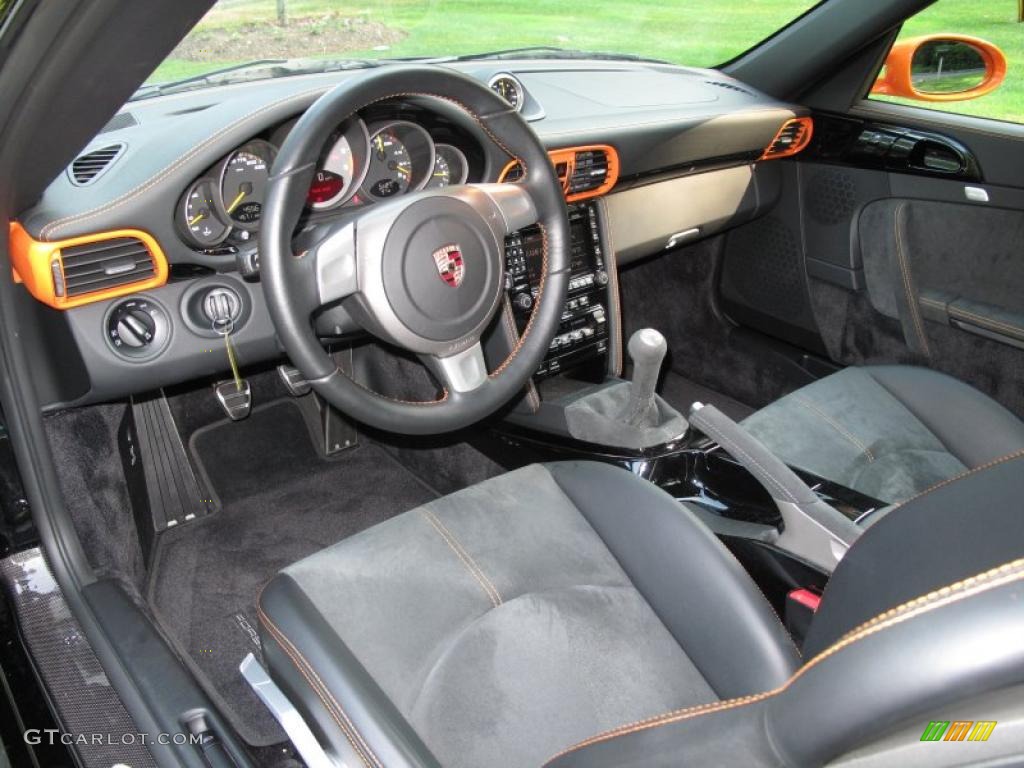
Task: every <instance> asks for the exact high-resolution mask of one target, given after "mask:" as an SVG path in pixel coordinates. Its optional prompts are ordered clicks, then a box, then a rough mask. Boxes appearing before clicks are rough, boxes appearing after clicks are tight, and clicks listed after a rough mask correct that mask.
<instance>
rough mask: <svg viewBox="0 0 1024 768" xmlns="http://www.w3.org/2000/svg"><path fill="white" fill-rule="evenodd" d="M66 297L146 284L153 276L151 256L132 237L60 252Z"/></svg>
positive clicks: (71, 247) (144, 245)
mask: <svg viewBox="0 0 1024 768" xmlns="http://www.w3.org/2000/svg"><path fill="white" fill-rule="evenodd" d="M60 258H61V263H62V265H63V268H64V285H65V290H66V291H67V295H68V296H69V297H70V296H81V295H82V294H86V293H93V292H95V291H103V290H107V289H110V288H117V287H120V286H122V285H129V284H131V283H138V282H141V281H143V280H148V279H149V278H151V277H153V276H154V275H155V274H156V265H155V264H154V262H153V255H152V254H151V253H150V252H149V249H148V248H147V247H146V244H145V243H143V242H142V241H141V240H138V239H136V238H134V237H117V238H114V239H112V240H101V241H99V242H95V243H88V244H86V245H73V246H69V247H67V248H62V249H61V251H60Z"/></svg>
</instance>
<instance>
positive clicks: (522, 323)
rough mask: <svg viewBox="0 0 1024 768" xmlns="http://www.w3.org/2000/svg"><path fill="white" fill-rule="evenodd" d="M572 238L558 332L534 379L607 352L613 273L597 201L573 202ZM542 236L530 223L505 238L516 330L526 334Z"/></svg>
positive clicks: (535, 290) (537, 280) (537, 282)
mask: <svg viewBox="0 0 1024 768" xmlns="http://www.w3.org/2000/svg"><path fill="white" fill-rule="evenodd" d="M569 227H570V234H571V238H572V275H571V277H570V279H569V294H568V298H567V299H566V303H565V308H564V310H563V312H562V321H561V324H560V325H559V327H558V333H556V334H555V337H554V338H553V339H552V341H551V347H550V349H549V350H548V353H547V355H546V356H545V357H544V360H543V362H541V364H540V366H539V367H538V368H537V372H536V375H535V379H544V378H548V377H551V376H555V375H558V374H560V373H563V372H565V371H567V370H569V369H572V368H577V367H579V366H581V365H582V364H584V363H593V361H595V360H597V361H601V362H602V363H605V365H606V361H607V356H608V339H609V325H610V322H609V315H610V309H609V306H610V305H609V300H608V283H609V274H608V271H607V269H606V266H605V255H604V247H603V244H602V240H601V227H600V222H599V219H598V212H597V206H596V204H595V203H592V202H586V203H576V204H572V205H570V206H569ZM542 255H543V238H542V235H541V232H540V229H539V228H537V227H530V228H527V229H524V230H521V231H519V232H516V233H514V234H513V235H511V236H509V237H508V239H507V240H506V241H505V267H506V272H505V274H506V288H507V290H508V295H509V299H510V300H511V303H512V315H513V317H514V319H515V324H516V331H517V332H518V333H520V334H521V333H522V332H523V330H524V329H525V328H526V324H527V322H529V319H530V312H531V310H532V309H533V305H534V302H535V301H536V300H537V293H538V290H539V286H540V271H541V259H542Z"/></svg>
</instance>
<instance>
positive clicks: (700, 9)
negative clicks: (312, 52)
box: [150, 0, 816, 82]
mask: <svg viewBox="0 0 1024 768" xmlns="http://www.w3.org/2000/svg"><path fill="white" fill-rule="evenodd" d="M815 3H816V0H744V1H743V2H736V3H734V4H733V5H734V7H732V8H730V9H729V10H728V11H727V12H723V10H722V7H721V5H720V0H691V1H690V2H685V3H678V4H672V3H666V2H665V0H629V2H622V0H490V2H488V1H487V0H368V1H366V2H362V3H349V2H331V1H330V0H288V6H287V7H288V13H289V16H290V17H294V18H298V17H303V16H316V15H319V14H323V13H328V12H330V13H334V14H337V15H339V16H348V17H361V18H366V19H369V20H371V21H375V22H378V23H382V24H385V25H387V26H388V27H391V28H394V29H398V30H401V31H402V32H404V33H406V37H405V38H404V39H403V40H402V41H400V42H399V43H397V44H395V45H394V46H392V47H391V48H389V49H388V50H387V51H349V52H345V55H346V56H355V57H381V56H387V57H390V56H441V55H446V54H461V53H474V52H480V51H488V50H495V49H501V48H513V47H519V46H530V45H554V46H560V47H566V48H583V49H591V50H599V51H608V52H615V53H637V54H641V55H644V56H651V57H654V58H661V59H666V60H668V61H673V62H677V63H685V64H690V65H693V66H714V65H715V64H719V63H721V62H722V61H725V60H727V59H730V58H732V57H733V56H736V55H737V54H739V53H741V52H743V51H744V50H746V49H747V48H749V47H750V46H752V45H754V44H755V43H757V42H759V41H760V40H761V39H763V38H764V37H765V36H767V35H769V34H771V33H772V32H773V31H774V30H776V29H777V28H778V27H780V26H781V25H783V24H786V23H787V22H788V21H790V20H791V19H793V18H794V17H796V16H798V15H800V14H801V13H803V12H804V11H805V10H807V9H808V8H810V7H811V6H813V5H815ZM275 9H276V5H275V2H274V0H221V1H220V2H219V3H218V4H217V5H216V6H215V7H214V9H213V10H212V11H211V12H210V13H209V14H208V15H207V17H206V18H205V19H203V20H202V21H201V22H200V26H206V27H217V28H221V29H231V28H233V27H238V26H241V25H243V24H246V23H251V22H253V21H261V20H262V21H266V22H273V21H274V20H275V19H276V11H275ZM259 55H260V54H259V50H258V49H257V48H255V47H254V50H253V58H257V57H258V56H259ZM230 63H231V62H222V61H211V62H209V64H208V66H209V67H210V68H213V67H214V66H223V65H226V64H230ZM197 65H198V66H197ZM197 71H203V69H202V66H201V65H200V64H198V63H196V62H184V61H181V60H175V59H169V60H168V61H166V62H164V64H162V65H161V66H160V68H159V69H157V71H156V72H154V73H153V75H152V76H151V78H150V80H151V81H157V82H158V81H161V80H168V79H173V78H174V77H176V76H186V75H188V74H195V73H196V72H197Z"/></svg>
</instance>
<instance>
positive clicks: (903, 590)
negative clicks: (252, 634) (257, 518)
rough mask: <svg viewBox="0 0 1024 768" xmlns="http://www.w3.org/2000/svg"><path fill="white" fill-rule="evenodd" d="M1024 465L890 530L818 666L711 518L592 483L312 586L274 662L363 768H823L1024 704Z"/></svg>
mask: <svg viewBox="0 0 1024 768" xmlns="http://www.w3.org/2000/svg"><path fill="white" fill-rule="evenodd" d="M1022 456H1024V454H1017V455H1016V456H1013V457H1008V458H1006V459H1004V460H1002V461H1000V462H998V463H995V464H993V465H991V466H988V467H986V468H982V469H979V470H975V471H972V472H970V473H968V474H967V475H965V476H964V477H962V478H961V479H958V480H956V481H954V482H950V483H946V484H944V485H943V487H941V488H938V489H936V490H934V491H932V492H929V493H925V494H924V495H922V496H920V497H919V498H917V499H915V500H913V501H910V502H908V503H907V504H905V505H904V506H903V508H902V509H901V512H900V514H894V515H888V516H886V517H885V518H883V519H882V520H881V521H879V522H878V523H877V524H876V525H874V526H872V527H870V528H869V529H867V530H866V531H865V532H864V534H863V535H862V536H861V537H860V539H859V540H858V541H857V542H856V544H855V545H854V546H853V547H852V548H851V549H850V551H849V552H848V553H847V555H846V556H845V558H844V559H843V560H842V561H841V562H840V564H839V566H838V568H837V570H836V571H835V573H834V574H833V576H832V578H831V581H830V583H829V587H828V590H827V593H826V595H825V596H824V599H823V600H822V602H821V605H820V607H819V609H818V611H817V613H816V615H815V617H814V620H813V621H812V624H811V627H810V631H809V634H808V636H807V639H806V641H805V643H804V646H803V648H802V649H800V650H798V649H797V648H796V647H795V646H794V645H793V643H792V641H791V640H790V638H789V635H788V634H787V632H786V631H785V629H784V628H783V626H782V625H781V624H780V622H779V619H778V618H777V616H776V615H775V613H774V612H773V610H772V608H771V606H770V605H769V603H768V602H767V600H766V599H765V598H764V597H763V596H762V594H761V593H760V592H759V590H758V588H757V586H756V585H755V584H754V582H753V581H752V580H751V579H750V577H749V576H748V575H747V573H746V572H745V571H744V569H743V568H742V567H741V566H740V564H739V563H738V562H737V561H736V560H735V559H734V558H733V556H732V555H731V554H730V553H729V551H728V550H727V549H726V548H725V547H724V546H723V545H722V544H721V543H720V542H719V541H718V540H717V539H716V537H715V536H714V535H713V534H712V533H710V531H709V530H708V529H707V528H706V527H705V526H704V525H703V524H702V523H700V522H699V521H698V519H697V518H696V516H695V515H694V514H693V513H692V512H691V511H690V510H689V509H687V508H686V507H685V506H684V505H681V504H679V503H678V502H676V501H675V500H674V499H672V498H671V497H670V496H668V495H667V494H666V493H664V492H663V491H661V490H660V489H658V488H657V487H655V486H654V485H652V484H650V483H648V482H646V481H644V480H641V479H639V478H637V477H636V476H635V475H633V474H631V473H629V472H626V471H624V470H622V469H619V468H615V467H611V466H608V465H603V464H596V463H591V462H566V463H557V464H548V465H533V466H528V467H525V468H523V469H519V470H516V471H514V472H510V473H508V474H505V475H502V476H500V477H497V478H494V479H491V480H488V481H486V482H484V483H481V484H479V485H476V486H472V487H470V488H467V489H465V490H463V491H460V492H458V493H455V494H453V495H451V496H447V497H444V498H441V499H438V500H436V501H434V502H431V503H430V504H427V505H426V506H423V507H420V508H418V509H414V510H412V511H409V512H406V513H405V514H402V515H400V516H398V517H395V518H392V519H391V520H388V521H386V522H384V523H381V524H379V525H377V526H375V527H373V528H371V529H369V530H366V531H364V532H362V533H360V534H358V535H355V536H353V537H351V538H349V539H346V540H344V541H342V542H340V543H338V544H335V545H334V546H331V547H328V548H327V549H324V550H322V551H321V552H319V553H316V554H314V555H312V556H311V557H308V558H306V559H305V560H302V561H300V562H298V563H296V564H294V565H292V566H290V567H288V568H286V569H285V570H284V571H283V572H282V573H280V574H279V575H278V576H276V577H275V578H274V579H273V580H272V581H271V582H270V584H268V585H267V587H266V588H265V590H264V592H263V594H262V596H261V598H260V608H259V617H260V628H261V635H262V640H263V657H264V662H265V663H266V664H267V665H268V667H269V670H270V674H271V676H272V678H273V679H274V680H275V682H276V683H277V684H278V686H279V687H280V688H281V689H282V690H283V691H284V692H285V694H286V695H287V696H288V697H289V698H290V699H291V701H292V702H293V703H294V704H295V706H296V707H297V708H298V709H299V710H300V711H301V712H302V714H303V715H304V717H305V719H306V721H307V723H308V725H309V726H310V728H311V729H312V731H313V732H314V734H315V735H316V736H317V738H318V739H319V740H320V742H321V744H322V745H323V746H324V747H325V749H326V750H327V751H328V752H329V753H331V754H332V755H333V756H334V757H335V758H337V759H339V760H341V761H343V762H344V763H345V764H346V765H348V766H350V767H353V768H354V767H355V766H367V767H368V768H383V766H387V767H388V768H393V767H395V766H439V765H444V766H466V767H467V768H468V767H469V766H474V767H475V768H479V767H481V766H541V765H547V764H550V765H553V766H558V767H559V768H563V767H564V766H575V765H581V766H582V765H586V766H591V767H594V766H622V765H633V766H640V765H645V766H646V765H652V766H653V765H666V766H667V765H680V764H684V763H685V764H687V765H716V766H724V765H743V766H756V765H800V766H809V765H816V764H821V763H823V762H825V761H827V760H830V759H832V758H834V757H836V756H838V755H842V754H844V753H845V752H847V751H849V750H850V749H852V748H854V747H859V746H863V745H864V743H865V736H866V735H867V734H870V735H871V736H872V737H881V736H884V735H885V728H884V726H886V725H895V724H898V723H899V722H900V721H901V720H903V719H904V718H907V717H920V716H923V715H925V714H926V713H927V712H929V711H934V710H935V709H936V708H938V707H941V706H944V705H948V704H950V703H956V702H958V701H960V700H961V699H962V697H966V696H968V695H972V696H973V695H977V694H979V693H983V692H986V691H993V690H996V689H997V688H1003V687H1005V686H1010V685H1015V684H1020V683H1024V643H1021V642H1019V641H1020V638H1021V637H1024V558H1022V555H1024V544H1022V542H1024V516H1022V515H1020V514H1017V511H1018V508H1019V504H1020V498H1021V495H1022V493H1024V483H1022V481H1021V477H1022V472H1021V469H1022V461H1021V458H1022ZM965 508H969V509H970V511H971V514H970V515H964V514H963V512H964V509H965ZM927 720H928V717H924V721H925V723H927ZM880 726H883V727H880ZM922 727H923V724H922ZM546 761H547V762H546Z"/></svg>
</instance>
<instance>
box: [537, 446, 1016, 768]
mask: <svg viewBox="0 0 1024 768" xmlns="http://www.w3.org/2000/svg"><path fill="white" fill-rule="evenodd" d="M1022 500H1024V452H1021V453H1019V454H1015V455H1010V456H1006V457H1004V458H1002V459H999V460H996V461H995V462H992V463H991V464H990V465H988V466H985V467H982V468H979V469H977V470H974V471H972V472H969V473H967V474H966V475H964V476H962V477H960V478H957V479H954V480H953V481H950V482H947V483H944V484H943V485H942V486H941V487H936V488H935V489H934V490H932V491H929V492H926V493H924V494H921V495H920V496H919V497H917V498H915V499H912V500H910V501H908V502H906V503H905V504H904V505H902V506H901V507H897V508H896V509H894V510H893V511H892V512H890V513H889V515H888V516H887V517H885V518H884V519H882V520H880V521H879V522H878V523H876V524H875V525H874V526H872V527H871V528H869V529H868V530H867V531H866V532H865V533H864V535H863V536H862V537H861V538H860V539H859V540H858V541H857V543H856V544H855V545H854V546H853V547H851V548H850V551H849V552H848V553H847V554H846V556H845V557H844V558H843V560H842V561H841V563H840V565H839V566H838V567H837V569H836V571H835V573H834V574H833V576H832V580H831V581H830V582H829V584H828V587H827V589H826V590H825V595H824V597H823V599H822V603H821V607H820V609H819V611H818V613H817V614H816V615H815V618H814V621H813V622H812V625H811V631H810V633H809V635H808V638H807V642H806V643H805V647H804V664H803V666H801V667H800V668H799V669H798V670H797V671H796V672H795V673H794V674H793V675H792V676H791V677H790V678H789V679H788V680H786V681H785V682H784V683H782V684H781V685H779V686H777V687H775V688H772V689H771V690H766V691H764V692H762V693H757V694H754V695H749V696H741V697H737V698H733V699H728V700H724V701H720V702H715V703H713V704H708V705H702V706H697V707H690V708H687V709H682V710H677V711H675V712H667V713H665V714H663V715H659V716H657V717H652V718H649V719H647V720H643V721H640V722H637V723H630V724H627V725H624V726H622V727H620V728H616V729H613V730H611V731H608V732H606V733H604V734H599V735H597V736H595V737H593V738H591V739H588V740H586V741H584V742H581V743H580V744H578V745H575V746H574V747H572V748H570V749H567V750H566V751H565V752H563V753H562V754H561V755H559V756H558V757H557V758H556V759H554V760H552V761H551V762H550V764H549V766H550V768H575V767H576V766H580V767H582V766H586V767H587V768H604V766H609V767H610V766H620V765H624V764H630V765H637V766H640V765H677V764H682V763H685V764H693V765H744V766H747V768H750V767H751V766H767V765H778V764H780V763H781V764H784V765H821V764H824V763H825V762H827V761H829V760H833V759H835V758H837V757H839V756H841V755H845V754H847V753H848V752H850V751H851V750H854V749H857V748H859V747H863V746H865V745H866V744H870V743H873V742H875V741H877V740H878V739H880V738H882V737H884V736H886V735H887V734H888V733H890V732H891V731H892V730H893V729H894V728H896V727H897V726H898V725H899V724H901V723H907V722H909V721H910V720H912V719H913V718H920V719H921V731H922V732H923V731H924V729H925V726H927V725H928V724H929V722H930V721H931V720H934V719H936V717H938V716H939V715H940V713H942V712H946V711H956V712H960V711H961V710H962V711H963V714H962V715H959V716H960V717H963V718H964V719H965V720H986V719H989V717H987V714H988V713H986V712H978V711H975V710H974V709H970V708H964V707H966V706H967V705H968V704H969V703H970V702H971V700H972V697H977V696H979V695H981V694H985V693H990V692H996V691H999V690H1001V689H1004V688H1007V687H1010V686H1020V685H1024V642H1022V638H1024V502H1022ZM882 764H886V763H885V762H884V760H883V763H882Z"/></svg>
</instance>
